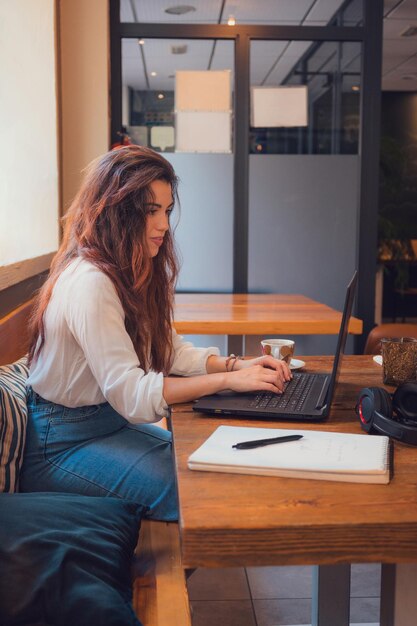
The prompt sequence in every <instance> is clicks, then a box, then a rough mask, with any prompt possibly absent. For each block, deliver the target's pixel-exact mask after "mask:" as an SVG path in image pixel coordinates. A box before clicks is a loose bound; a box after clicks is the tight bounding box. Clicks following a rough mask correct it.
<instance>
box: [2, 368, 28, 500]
mask: <svg viewBox="0 0 417 626" xmlns="http://www.w3.org/2000/svg"><path fill="white" fill-rule="evenodd" d="M27 377H28V368H27V361H26V358H25V357H24V358H22V359H20V360H19V361H16V363H12V364H11V365H3V366H1V367H0V491H9V492H13V491H17V486H18V480H19V470H20V467H21V465H22V454H23V448H24V444H25V435H26V421H27V408H26V379H27Z"/></svg>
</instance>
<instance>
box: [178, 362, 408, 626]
mask: <svg viewBox="0 0 417 626" xmlns="http://www.w3.org/2000/svg"><path fill="white" fill-rule="evenodd" d="M304 358H305V360H306V362H307V368H308V370H309V371H330V365H331V359H330V358H329V357H304ZM381 380H382V370H381V367H380V366H378V365H376V364H375V363H374V361H373V360H372V357H371V356H351V357H345V358H344V362H343V368H342V375H341V378H340V381H339V384H338V385H337V388H336V394H335V398H334V402H333V406H332V410H331V413H330V417H329V419H328V420H327V421H326V422H322V423H317V424H304V423H300V424H299V428H301V429H320V430H329V431H336V432H346V433H358V434H359V433H363V431H362V430H361V428H360V424H359V420H358V419H357V417H356V416H355V411H354V406H355V403H356V400H357V396H358V392H359V390H360V389H361V388H362V387H363V386H369V385H372V386H375V385H376V386H380V385H381ZM387 389H388V388H387ZM223 423H227V424H230V425H245V426H250V425H252V426H256V427H258V426H265V427H273V426H274V425H275V426H276V427H277V428H294V423H293V422H271V421H263V420H262V421H260V420H256V421H248V420H239V419H237V420H235V419H230V420H226V419H224V418H222V419H219V418H217V417H216V418H211V417H203V416H202V415H199V414H196V413H194V412H192V405H191V404H188V405H180V406H178V407H174V412H173V416H172V430H173V436H174V449H175V458H176V469H177V476H178V489H179V501H180V529H181V536H182V550H183V563H184V567H186V568H195V567H236V566H256V565H301V564H303V565H308V564H316V565H317V564H319V565H323V564H349V563H352V562H354V563H361V562H382V563H413V564H414V563H417V449H416V448H415V447H410V446H405V445H403V444H399V443H395V446H394V447H395V454H394V459H395V463H394V465H395V472H394V477H393V479H392V481H391V483H390V484H389V485H375V484H354V483H341V482H334V481H316V480H303V479H289V478H280V477H273V478H272V477H264V476H249V475H243V474H242V475H239V474H225V473H220V472H219V473H217V472H199V471H191V470H188V468H187V459H188V457H189V455H190V454H191V453H192V452H193V451H194V450H196V448H198V447H199V446H200V445H201V444H202V443H203V442H204V441H205V439H207V437H208V436H209V435H210V434H211V433H212V432H213V431H214V430H215V429H216V428H217V427H218V426H219V425H220V424H223ZM295 427H297V426H295ZM363 436H370V435H367V434H365V433H363ZM412 567H415V566H414V565H413V566H412ZM413 571H414V570H413ZM385 572H388V570H385ZM389 572H390V576H391V583H390V585H391V590H390V593H389V594H387V592H385V595H384V600H383V601H384V602H385V605H384V607H385V608H384V611H385V614H388V613H390V612H391V613H392V612H393V610H394V609H393V600H392V598H393V597H394V596H395V594H396V593H397V591H398V586H396V585H395V584H394V583H392V575H393V574H392V572H393V570H392V569H391V570H389ZM416 574H417V572H416ZM386 578H387V576H385V577H384V575H383V579H384V580H386ZM415 580H416V577H415V576H414V578H411V581H414V582H415ZM409 584H411V582H409ZM413 584H414V583H413ZM393 594H394V595H393ZM415 595H416V594H413V596H415ZM388 596H389V598H390V600H389V601H388V600H387V598H388ZM415 603H417V600H415ZM387 606H388V608H387ZM416 608H417V607H416V606H414V608H413V611H414V613H413V614H414V615H415V614H416V613H415V611H416ZM332 619H333V618H332ZM338 619H339V618H338ZM340 619H341V620H342V618H341V617H340ZM321 623H323V624H324V623H326V624H327V623H329V624H331V623H332V622H331V620H330V621H328V622H321ZM345 623H348V622H346V621H343V620H342V621H340V622H337V624H338V626H342V625H343V624H345ZM382 623H384V626H385V624H386V625H388V624H390V623H394V622H389V621H385V622H382V621H381V624H382ZM396 623H398V624H400V623H401V624H402V622H396ZM334 624H336V622H334ZM410 624H411V622H409V623H408V624H407V622H404V625H405V626H410Z"/></svg>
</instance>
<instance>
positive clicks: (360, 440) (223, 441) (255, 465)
mask: <svg viewBox="0 0 417 626" xmlns="http://www.w3.org/2000/svg"><path fill="white" fill-rule="evenodd" d="M284 435H302V436H303V438H302V439H299V440H298V441H289V442H285V443H278V444H272V445H268V446H264V447H260V448H254V449H251V450H237V449H235V448H233V447H232V446H233V445H234V444H237V443H240V442H244V441H252V440H257V439H267V438H269V437H279V436H284ZM188 467H189V468H190V469H192V470H202V471H205V472H232V473H235V474H260V475H264V476H284V477H288V478H314V479H316V480H317V479H318V480H340V481H345V482H355V483H385V484H386V483H388V482H389V480H390V445H389V437H385V436H383V435H367V434H363V435H350V434H345V433H333V432H329V431H322V430H320V431H319V430H314V431H313V430H292V429H291V430H287V429H285V430H284V429H278V428H250V427H240V426H219V427H218V428H217V429H216V430H215V431H214V433H213V434H212V435H211V436H210V437H209V438H208V439H207V440H206V441H205V442H204V443H203V445H202V446H200V447H199V448H198V449H197V450H196V451H195V452H193V454H191V456H190V457H189V459H188Z"/></svg>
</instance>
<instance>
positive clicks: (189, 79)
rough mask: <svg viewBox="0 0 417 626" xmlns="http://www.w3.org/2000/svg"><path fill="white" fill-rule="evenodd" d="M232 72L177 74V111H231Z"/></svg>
mask: <svg viewBox="0 0 417 626" xmlns="http://www.w3.org/2000/svg"><path fill="white" fill-rule="evenodd" d="M230 81H231V71H230V70H220V71H212V70H209V71H201V72H189V71H186V72H184V71H179V72H176V73H175V110H176V111H229V110H230V109H231V106H232V104H231V87H230Z"/></svg>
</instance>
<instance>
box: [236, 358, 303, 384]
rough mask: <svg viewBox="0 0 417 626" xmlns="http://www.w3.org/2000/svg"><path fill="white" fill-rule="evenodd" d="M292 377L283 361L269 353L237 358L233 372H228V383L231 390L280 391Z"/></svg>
mask: <svg viewBox="0 0 417 626" xmlns="http://www.w3.org/2000/svg"><path fill="white" fill-rule="evenodd" d="M291 379H292V374H291V370H290V368H289V367H288V365H287V364H286V363H285V361H281V360H278V359H275V358H274V357H272V356H270V355H266V356H261V357H257V358H255V359H239V360H237V361H236V363H235V365H234V368H233V372H229V375H228V384H230V389H232V391H257V390H262V391H273V392H275V393H282V391H283V390H284V386H285V383H287V382H288V381H290V380H291Z"/></svg>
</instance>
